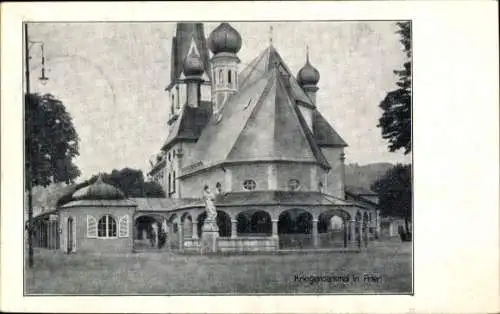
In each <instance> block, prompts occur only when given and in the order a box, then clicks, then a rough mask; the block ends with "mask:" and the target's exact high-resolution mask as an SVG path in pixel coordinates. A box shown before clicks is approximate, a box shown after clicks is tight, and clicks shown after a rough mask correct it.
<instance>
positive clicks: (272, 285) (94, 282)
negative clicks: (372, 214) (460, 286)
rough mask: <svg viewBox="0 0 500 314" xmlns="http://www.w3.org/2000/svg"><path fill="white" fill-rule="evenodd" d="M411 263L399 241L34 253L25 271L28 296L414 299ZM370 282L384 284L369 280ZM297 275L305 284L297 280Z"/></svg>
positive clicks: (407, 249) (408, 252)
mask: <svg viewBox="0 0 500 314" xmlns="http://www.w3.org/2000/svg"><path fill="white" fill-rule="evenodd" d="M411 256H412V249H411V243H401V242H398V241H394V240H391V241H386V242H373V243H371V246H370V247H368V249H367V250H366V251H363V252H358V253H355V252H345V253H339V252H329V253H324V252H321V253H292V254H283V255H233V256H200V255H177V254H175V253H170V252H146V253H135V254H133V253H130V254H114V255H79V254H78V253H77V254H74V255H66V254H63V253H61V252H55V251H49V250H35V267H34V268H33V269H27V270H26V274H25V290H26V293H27V294H198V293H200V294H201V293H203V294H209V293H235V294H242V293H247V294H248V293H374V292H376V293H380V292H386V293H411V290H412V273H411V272H412V265H411V264H412V260H411ZM364 274H372V275H374V277H377V278H379V279H378V280H377V279H375V280H373V279H371V280H365V279H364ZM296 275H297V276H299V277H300V276H304V278H303V279H302V280H300V279H299V280H296V277H295V276H296ZM311 275H316V276H347V277H348V278H349V281H348V282H341V281H338V277H336V278H333V277H330V279H327V278H326V277H325V278H326V279H325V278H324V279H323V281H313V282H312V283H311V281H310V279H307V278H305V277H307V276H311ZM354 275H360V280H359V281H358V282H353V280H352V279H353V278H352V277H353V276H354ZM309 278H310V277H309ZM372 278H373V277H372ZM367 279H369V278H368V277H367ZM328 281H330V282H328Z"/></svg>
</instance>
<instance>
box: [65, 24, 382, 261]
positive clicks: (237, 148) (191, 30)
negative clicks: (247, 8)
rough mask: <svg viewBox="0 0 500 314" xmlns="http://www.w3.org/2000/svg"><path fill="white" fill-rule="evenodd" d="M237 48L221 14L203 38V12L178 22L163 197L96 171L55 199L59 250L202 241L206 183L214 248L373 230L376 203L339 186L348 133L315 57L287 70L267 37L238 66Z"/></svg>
mask: <svg viewBox="0 0 500 314" xmlns="http://www.w3.org/2000/svg"><path fill="white" fill-rule="evenodd" d="M241 48H242V37H241V35H240V34H239V33H238V31H237V30H236V29H235V28H233V27H232V26H231V25H230V24H228V23H221V24H220V25H219V26H218V27H217V28H215V29H214V30H213V31H212V32H211V34H210V35H209V36H208V38H206V37H205V34H204V26H203V24H202V23H177V26H176V33H175V37H173V39H172V48H171V51H172V53H171V68H170V84H168V86H167V87H166V88H165V91H166V93H168V96H169V97H168V99H169V103H168V104H165V105H167V106H169V118H168V121H166V124H167V125H168V130H166V132H168V135H166V141H165V142H164V143H162V145H161V146H160V147H159V148H160V152H159V153H158V155H157V156H156V158H154V160H153V161H152V168H151V170H150V172H149V173H148V176H149V177H150V178H151V179H152V180H154V181H156V182H158V183H160V184H161V185H162V186H163V188H164V190H165V194H166V197H165V198H136V199H124V197H123V196H122V195H120V193H119V191H115V190H113V189H111V188H110V187H109V186H106V184H105V183H103V182H102V181H99V180H98V181H99V182H96V183H95V184H97V185H98V186H97V187H92V185H91V186H90V187H88V191H86V192H81V191H77V192H75V193H80V195H84V197H81V198H82V200H81V201H76V203H75V202H73V203H69V204H67V205H65V208H63V209H59V211H60V214H59V226H60V230H61V231H60V233H61V235H60V237H61V239H60V240H58V241H59V243H64V244H61V245H60V246H61V249H62V250H63V251H66V250H70V249H69V248H68V247H71V251H75V248H78V247H83V248H86V249H89V250H91V248H92V247H93V248H94V250H102V249H107V248H109V247H113V250H117V248H121V249H123V250H125V251H126V250H134V249H135V250H137V249H138V245H137V243H139V242H140V241H141V240H144V239H145V238H148V237H151V236H148V235H153V236H152V237H153V239H150V240H154V241H151V243H152V245H153V246H156V245H157V244H156V243H158V234H161V233H165V234H166V235H167V236H166V244H165V246H164V247H165V248H168V249H172V250H179V251H183V252H189V251H197V250H199V249H200V245H201V244H200V238H201V236H202V232H203V230H202V226H203V223H204V220H205V218H206V211H205V204H204V201H203V198H202V195H203V194H202V191H203V190H204V188H205V187H208V189H209V190H211V191H212V192H213V193H214V194H215V195H216V198H215V206H216V209H217V225H218V227H219V238H218V239H217V241H218V244H217V245H218V250H219V251H276V250H280V249H308V248H310V249H314V248H335V247H338V248H352V247H355V248H359V247H364V246H366V245H367V243H368V242H369V241H370V240H371V239H372V238H374V237H376V236H377V232H378V230H379V227H378V226H379V219H380V218H379V214H378V211H377V210H376V207H374V206H366V204H364V203H363V202H359V201H356V200H355V199H352V198H351V199H350V198H348V197H347V196H346V193H345V183H344V181H345V178H344V177H345V174H344V168H345V164H344V162H345V154H344V149H345V147H347V143H346V142H345V141H344V140H343V139H342V137H341V136H340V135H339V134H338V133H337V132H336V131H335V129H334V128H333V127H332V125H331V124H330V123H329V122H328V121H327V120H326V119H325V118H324V116H323V115H322V114H321V112H320V111H319V110H318V104H317V101H316V99H317V97H316V95H317V93H320V92H321V90H320V89H319V87H318V82H319V81H320V73H319V71H318V69H316V68H315V67H314V66H313V61H314V57H313V56H309V53H308V52H307V53H306V58H305V60H304V66H303V67H302V68H301V69H300V71H298V73H296V74H294V73H292V72H291V71H290V69H289V67H288V66H287V64H286V62H285V60H283V58H282V57H281V56H280V54H279V52H278V50H277V49H276V47H274V46H273V44H272V41H271V42H270V43H269V45H268V46H267V47H265V48H264V49H263V50H262V52H261V53H260V54H258V55H257V56H256V57H255V58H254V59H253V60H252V61H251V62H249V63H248V65H247V66H244V67H243V66H241V63H240V59H239V57H238V53H239V51H240V49H241ZM318 58H319V57H318ZM131 127H133V126H131ZM159 132H160V130H159ZM82 193H83V194H82ZM93 198H96V199H99V200H98V201H96V200H92V199H93ZM104 199H107V200H106V201H104ZM108 203H109V204H108ZM89 204H91V205H89ZM72 213H74V214H72ZM80 216H81V217H80ZM84 216H85V217H84ZM68 219H71V220H69V221H70V222H71V223H72V224H76V226H72V228H73V229H71V230H72V231H71V232H73V233H72V234H71V235H70V234H69V232H70V231H68V230H69V229H68ZM103 219H104V220H103ZM79 222H80V223H81V225H80V226H79V225H78V223H79ZM101 229H102V230H101ZM73 230H79V231H78V232H76V233H75V232H74V231H73ZM109 230H111V231H109ZM152 230H153V231H154V232H152ZM100 234H101V235H103V237H102V238H103V241H111V242H113V241H114V242H113V243H115V244H113V245H109V244H104V242H102V241H101V242H99V241H96V240H95V239H99V235H100ZM69 238H71V241H73V242H71V241H70V240H68V239H69ZM79 238H81V239H79ZM89 238H90V239H89ZM64 239H65V240H64ZM78 241H80V242H81V243H82V245H78V243H77V242H78ZM68 243H69V244H68ZM96 243H97V244H96ZM96 245H97V246H96Z"/></svg>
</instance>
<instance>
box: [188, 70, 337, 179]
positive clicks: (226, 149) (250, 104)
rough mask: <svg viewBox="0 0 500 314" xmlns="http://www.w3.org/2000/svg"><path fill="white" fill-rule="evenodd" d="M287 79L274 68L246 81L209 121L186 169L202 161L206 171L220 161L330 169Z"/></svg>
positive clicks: (190, 155)
mask: <svg viewBox="0 0 500 314" xmlns="http://www.w3.org/2000/svg"><path fill="white" fill-rule="evenodd" d="M287 79H288V78H287V77H285V78H283V75H282V72H280V71H279V70H278V68H276V67H275V68H272V69H270V70H268V71H267V73H264V74H263V73H260V78H258V79H256V80H253V81H252V82H249V81H247V83H245V84H244V87H243V88H242V89H240V91H239V92H238V93H237V94H235V95H233V96H232V97H231V98H230V99H229V100H228V102H227V103H226V104H225V105H224V108H223V109H222V111H221V115H220V116H219V117H215V118H212V119H211V120H210V121H209V123H208V124H207V126H206V128H205V129H204V130H203V132H202V134H201V136H200V138H199V140H198V142H197V143H196V145H195V147H194V150H193V152H191V153H190V154H189V156H186V165H192V164H195V163H197V162H200V161H202V162H203V165H202V166H201V167H200V168H206V167H209V166H211V165H215V164H218V163H221V162H237V161H279V160H281V161H296V162H308V163H319V164H320V165H322V166H323V167H325V168H329V164H328V162H327V161H326V159H325V157H324V156H323V154H322V153H321V150H320V149H319V147H318V146H317V145H316V143H315V141H314V138H313V134H312V132H311V131H310V130H309V128H308V127H307V125H306V122H305V120H304V118H303V117H302V114H301V113H300V110H299V109H298V108H297V106H296V105H295V103H294V102H293V98H292V97H293V95H292V93H293V87H292V86H291V85H289V84H287V83H286V82H284V80H287ZM283 134H286V135H287V136H283ZM184 174H185V173H184Z"/></svg>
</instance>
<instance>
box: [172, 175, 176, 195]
mask: <svg viewBox="0 0 500 314" xmlns="http://www.w3.org/2000/svg"><path fill="white" fill-rule="evenodd" d="M172 185H173V186H172V192H174V193H175V185H176V184H175V171H174V172H172Z"/></svg>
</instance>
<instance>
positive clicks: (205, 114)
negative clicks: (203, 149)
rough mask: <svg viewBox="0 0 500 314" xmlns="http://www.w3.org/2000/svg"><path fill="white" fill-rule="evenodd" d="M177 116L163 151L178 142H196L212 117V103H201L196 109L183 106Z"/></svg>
mask: <svg viewBox="0 0 500 314" xmlns="http://www.w3.org/2000/svg"><path fill="white" fill-rule="evenodd" d="M179 115H180V116H179V118H177V120H176V121H175V122H174V124H173V125H172V130H171V131H170V133H169V134H168V137H167V140H166V141H165V144H163V147H162V149H164V150H166V149H168V147H169V146H171V145H173V144H175V142H176V141H179V140H188V141H189V140H191V141H196V140H197V139H198V138H199V137H200V134H201V131H202V130H203V128H204V127H205V125H206V124H207V122H208V120H209V119H210V117H211V115H212V103H211V102H207V101H201V102H200V105H199V106H198V107H197V108H192V107H190V106H187V105H185V106H184V107H183V108H182V109H181V112H180V114H179Z"/></svg>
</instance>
